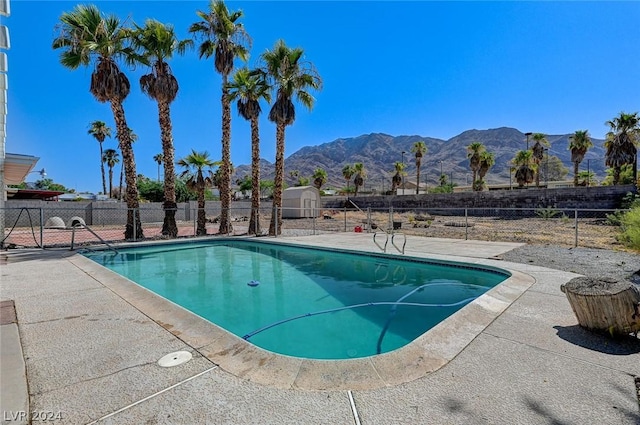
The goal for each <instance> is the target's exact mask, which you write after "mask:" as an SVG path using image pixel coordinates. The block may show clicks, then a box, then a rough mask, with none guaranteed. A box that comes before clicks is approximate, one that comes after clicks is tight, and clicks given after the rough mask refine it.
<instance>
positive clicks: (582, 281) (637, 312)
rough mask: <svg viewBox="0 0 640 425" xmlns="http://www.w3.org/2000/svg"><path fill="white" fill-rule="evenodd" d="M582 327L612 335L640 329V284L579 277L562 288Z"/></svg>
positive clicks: (626, 333) (634, 331) (635, 331)
mask: <svg viewBox="0 0 640 425" xmlns="http://www.w3.org/2000/svg"><path fill="white" fill-rule="evenodd" d="M560 289H561V290H562V292H564V293H565V294H566V296H567V299H568V300H569V304H571V308H572V309H573V312H574V313H575V315H576V318H577V319H578V323H579V324H580V326H582V327H584V328H587V329H590V330H596V331H606V332H608V333H610V334H611V335H628V334H630V333H635V334H637V333H638V331H640V287H639V286H638V285H635V284H633V283H631V282H628V281H616V280H607V279H593V278H589V277H577V278H575V279H572V280H571V281H569V282H567V283H566V284H564V285H562V286H561V287H560Z"/></svg>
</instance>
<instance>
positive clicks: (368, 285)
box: [87, 240, 509, 359]
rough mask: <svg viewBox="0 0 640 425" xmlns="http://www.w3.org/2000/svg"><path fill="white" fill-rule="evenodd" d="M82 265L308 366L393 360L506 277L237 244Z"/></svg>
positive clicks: (460, 267) (97, 256) (133, 253)
mask: <svg viewBox="0 0 640 425" xmlns="http://www.w3.org/2000/svg"><path fill="white" fill-rule="evenodd" d="M87 257H89V258H91V259H93V260H94V261H96V262H98V263H100V264H102V265H104V266H106V267H108V268H109V269H111V270H113V271H115V272H117V273H119V274H121V275H123V276H125V277H127V278H129V279H130V280H132V281H134V282H136V283H138V284H139V285H141V286H143V287H145V288H147V289H149V290H151V291H153V292H155V293H157V294H159V295H161V296H163V297H165V298H167V299H169V300H171V301H173V302H175V303H176V304H179V305H181V306H183V307H184V308H186V309H188V310H190V311H192V312H193V313H195V314H197V315H199V316H201V317H203V318H205V319H207V320H209V321H211V322H213V323H216V324H217V325H219V326H221V327H223V328H225V329H226V330H228V331H229V332H232V333H234V334H235V335H238V336H240V337H243V338H244V339H246V340H247V341H249V342H251V343H252V344H255V345H257V346H259V347H262V348H264V349H266V350H269V351H272V352H276V353H280V354H286V355H289V356H295V357H303V358H313V359H346V358H358V357H366V356H371V355H375V354H378V353H385V352H389V351H392V350H395V349H397V348H399V347H402V346H404V345H406V344H408V343H409V342H411V341H412V340H414V339H415V338H417V337H418V336H420V335H422V334H423V333H424V332H426V331H427V330H429V329H430V328H432V327H433V326H435V325H436V324H438V323H439V322H440V321H442V320H443V319H444V318H446V317H448V316H450V315H451V314H453V313H455V312H456V311H457V310H459V309H460V308H462V307H463V306H464V305H466V304H467V303H469V302H471V301H472V300H473V299H475V298H476V297H478V296H480V295H482V294H483V293H484V292H486V291H487V290H489V289H490V288H492V287H494V286H495V285H497V284H498V283H500V282H502V281H503V280H504V279H506V278H508V277H509V273H507V272H505V271H501V270H499V269H492V268H484V267H483V268H479V267H475V266H472V265H470V264H462V263H446V264H443V263H437V262H433V261H426V260H417V259H410V260H407V259H398V258H392V257H389V256H384V255H373V254H366V255H365V254H354V253H345V252H335V251H329V250H321V249H308V248H301V247H292V246H286V245H282V244H272V243H265V242H253V241H238V240H234V241H229V240H224V241H213V242H203V243H188V244H174V245H164V246H150V247H143V248H132V249H124V250H121V251H120V253H119V254H118V255H114V254H113V253H112V252H107V251H105V252H98V253H92V254H88V255H87Z"/></svg>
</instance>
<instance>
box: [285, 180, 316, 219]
mask: <svg viewBox="0 0 640 425" xmlns="http://www.w3.org/2000/svg"><path fill="white" fill-rule="evenodd" d="M321 205H322V204H321V203H320V191H319V190H318V189H317V188H315V187H313V186H297V187H290V188H287V189H285V190H283V191H282V217H283V218H312V217H318V216H319V215H320V213H321V212H320V207H321Z"/></svg>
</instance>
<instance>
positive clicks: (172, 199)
mask: <svg viewBox="0 0 640 425" xmlns="http://www.w3.org/2000/svg"><path fill="white" fill-rule="evenodd" d="M158 120H159V122H160V138H161V139H162V155H163V158H164V204H163V205H162V207H163V208H164V222H163V223H162V234H163V235H165V236H169V237H170V238H175V237H176V236H178V225H177V224H176V209H177V208H178V204H176V175H175V171H174V169H173V168H174V167H173V162H174V148H173V135H172V126H171V110H170V109H169V103H168V102H161V101H159V102H158ZM159 174H160V167H158V175H159Z"/></svg>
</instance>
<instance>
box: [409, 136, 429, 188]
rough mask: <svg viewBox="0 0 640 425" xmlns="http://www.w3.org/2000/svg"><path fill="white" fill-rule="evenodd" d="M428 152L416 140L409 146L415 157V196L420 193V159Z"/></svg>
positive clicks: (421, 142) (425, 147)
mask: <svg viewBox="0 0 640 425" xmlns="http://www.w3.org/2000/svg"><path fill="white" fill-rule="evenodd" d="M428 151H429V150H428V149H427V145H425V144H424V142H423V141H422V140H418V141H417V142H415V143H414V144H413V146H411V152H413V153H414V155H415V156H416V195H418V194H419V193H420V167H422V157H423V156H424V155H426V153H427V152H428Z"/></svg>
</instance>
